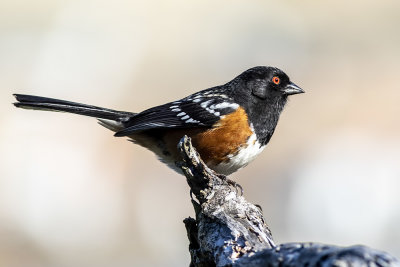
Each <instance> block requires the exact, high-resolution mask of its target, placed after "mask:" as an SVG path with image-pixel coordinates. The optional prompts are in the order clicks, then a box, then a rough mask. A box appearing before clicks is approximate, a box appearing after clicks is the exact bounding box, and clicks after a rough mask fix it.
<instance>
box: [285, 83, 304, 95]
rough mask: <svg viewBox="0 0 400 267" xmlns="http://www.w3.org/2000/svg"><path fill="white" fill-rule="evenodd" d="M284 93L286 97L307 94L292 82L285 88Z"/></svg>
mask: <svg viewBox="0 0 400 267" xmlns="http://www.w3.org/2000/svg"><path fill="white" fill-rule="evenodd" d="M283 92H284V93H285V94H286V95H295V94H302V93H305V92H304V90H303V89H301V88H300V87H298V86H297V85H295V84H294V83H292V82H290V83H289V84H288V85H286V86H285V88H283Z"/></svg>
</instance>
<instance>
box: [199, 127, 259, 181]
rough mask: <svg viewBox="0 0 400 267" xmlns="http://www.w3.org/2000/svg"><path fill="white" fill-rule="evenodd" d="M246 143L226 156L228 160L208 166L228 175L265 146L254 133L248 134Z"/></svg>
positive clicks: (252, 158)
mask: <svg viewBox="0 0 400 267" xmlns="http://www.w3.org/2000/svg"><path fill="white" fill-rule="evenodd" d="M246 144H247V146H244V147H242V148H240V150H239V152H238V153H236V154H235V155H229V156H228V157H229V162H223V163H220V164H218V166H209V167H210V168H212V169H213V170H215V171H216V172H218V173H221V174H225V175H229V174H231V173H234V172H236V171H237V170H239V169H241V168H243V167H245V166H246V165H247V164H249V163H250V162H251V161H253V160H254V159H255V158H256V157H257V156H258V154H260V153H261V152H262V151H263V150H264V148H265V145H264V146H260V143H259V142H258V141H257V138H256V135H255V134H254V133H253V134H252V135H251V136H250V138H249V140H247V143H246ZM207 165H208V164H207Z"/></svg>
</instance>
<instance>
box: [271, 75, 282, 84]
mask: <svg viewBox="0 0 400 267" xmlns="http://www.w3.org/2000/svg"><path fill="white" fill-rule="evenodd" d="M272 82H273V83H274V84H280V82H281V79H279V77H276V76H274V77H273V78H272Z"/></svg>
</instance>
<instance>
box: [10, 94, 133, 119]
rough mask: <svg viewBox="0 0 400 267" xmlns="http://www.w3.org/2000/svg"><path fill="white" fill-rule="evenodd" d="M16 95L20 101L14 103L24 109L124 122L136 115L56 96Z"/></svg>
mask: <svg viewBox="0 0 400 267" xmlns="http://www.w3.org/2000/svg"><path fill="white" fill-rule="evenodd" d="M14 96H15V98H16V99H17V101H18V102H16V103H14V105H15V106H16V107H19V108H24V109H37V110H48V111H61V112H68V113H74V114H79V115H84V116H89V117H95V118H98V119H106V120H113V121H118V122H124V121H126V120H128V119H129V118H130V117H132V116H135V113H132V112H125V111H118V110H113V109H107V108H102V107H97V106H91V105H85V104H81V103H75V102H70V101H65V100H60V99H54V98H47V97H41V96H33V95H22V94H14Z"/></svg>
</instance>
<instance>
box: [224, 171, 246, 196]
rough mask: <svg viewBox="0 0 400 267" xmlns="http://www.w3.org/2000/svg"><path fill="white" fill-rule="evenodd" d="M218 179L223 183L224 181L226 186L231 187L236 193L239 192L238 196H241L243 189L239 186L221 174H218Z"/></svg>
mask: <svg viewBox="0 0 400 267" xmlns="http://www.w3.org/2000/svg"><path fill="white" fill-rule="evenodd" d="M218 178H220V179H221V180H223V181H226V182H227V183H228V185H230V186H233V187H234V188H235V190H236V193H239V192H240V195H241V196H243V187H242V186H241V185H240V184H238V183H237V182H235V181H233V180H231V179H228V177H227V176H226V175H223V174H218Z"/></svg>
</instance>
